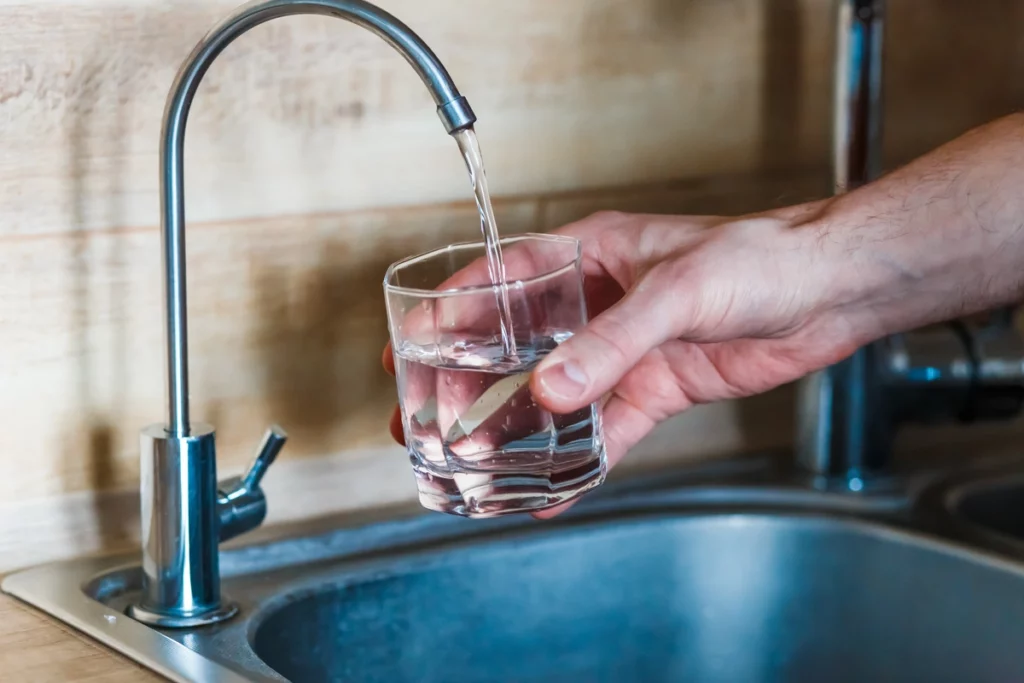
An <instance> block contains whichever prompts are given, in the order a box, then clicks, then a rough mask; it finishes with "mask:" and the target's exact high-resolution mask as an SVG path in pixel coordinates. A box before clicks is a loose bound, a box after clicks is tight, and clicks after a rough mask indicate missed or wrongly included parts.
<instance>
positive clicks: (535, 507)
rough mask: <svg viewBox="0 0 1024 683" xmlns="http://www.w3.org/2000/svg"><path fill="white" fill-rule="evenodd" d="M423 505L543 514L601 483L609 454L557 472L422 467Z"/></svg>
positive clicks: (467, 513) (462, 511)
mask: <svg viewBox="0 0 1024 683" xmlns="http://www.w3.org/2000/svg"><path fill="white" fill-rule="evenodd" d="M413 469H414V471H415V473H416V485H417V487H418V488H419V494H420V504H421V505H423V507H425V508H427V509H428V510H435V511H437V512H444V513H447V514H450V515H458V516H460V517H470V518H474V519H486V518H488V517H499V516H501V515H509V514H515V513H522V512H537V511H539V510H544V509H547V508H551V507H555V506H557V505H561V504H562V503H566V502H568V501H570V500H573V499H575V498H578V497H579V496H581V495H583V494H584V493H586V492H587V491H589V490H591V489H593V488H596V487H598V486H600V485H601V484H602V483H603V482H604V479H605V475H606V474H607V464H606V458H605V455H604V453H603V452H602V453H600V454H596V455H594V457H592V458H590V459H588V460H586V461H585V462H583V463H577V464H576V465H574V466H573V467H571V468H567V469H564V470H558V471H553V472H494V471H476V472H461V473H456V474H454V475H444V476H442V475H440V474H438V473H437V472H431V471H427V470H425V469H421V468H418V467H414V468H413Z"/></svg>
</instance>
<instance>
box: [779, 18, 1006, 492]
mask: <svg viewBox="0 0 1024 683" xmlns="http://www.w3.org/2000/svg"><path fill="white" fill-rule="evenodd" d="M836 9H837V15H836V16H837V32H836V55H835V92H834V103H833V106H834V120H833V150H832V154H833V156H832V159H833V183H834V188H833V190H834V193H835V194H841V193H844V192H847V191H849V190H852V189H855V188H856V187H858V186H860V185H862V184H864V183H866V182H868V181H871V180H873V179H875V178H876V177H877V176H878V175H879V174H880V173H881V168H882V113H883V112H882V58H883V43H884V40H883V37H884V31H883V28H884V18H885V17H884V14H885V0H838V2H837V8H836ZM1012 314H1013V310H1012V309H999V310H996V311H992V312H990V313H989V315H988V316H987V319H986V320H982V321H975V320H955V321H952V322H948V323H946V324H944V325H938V326H934V327H932V328H926V329H922V330H915V331H913V332H909V333H906V334H898V335H892V336H890V337H886V338H884V339H882V340H879V341H877V342H874V343H872V344H869V345H867V346H865V347H863V348H860V349H858V350H857V351H855V352H854V353H853V355H852V356H850V357H849V358H847V359H846V360H843V361H841V362H839V363H836V364H835V365H832V366H830V367H828V368H825V369H823V370H820V371H818V372H815V373H812V374H811V375H809V376H808V377H806V378H805V379H803V380H801V382H800V383H799V384H798V387H797V430H796V431H797V453H796V460H797V466H798V468H799V469H800V470H802V471H803V472H805V473H809V474H810V475H811V476H812V478H813V480H814V483H815V484H816V485H819V486H822V487H827V488H838V489H839V490H847V491H852V492H858V491H861V490H863V489H864V488H865V487H866V486H869V485H872V484H875V483H877V482H879V481H881V480H883V479H884V477H882V476H880V475H884V473H885V472H886V470H887V469H888V468H889V465H890V464H891V461H892V444H893V440H894V438H895V436H896V433H897V431H898V429H899V428H900V427H901V426H902V425H904V424H909V423H918V424H934V423H937V422H942V421H959V422H973V421H977V420H996V419H1009V418H1012V417H1014V416H1016V415H1018V414H1019V413H1020V412H1021V408H1022V406H1024V339H1022V338H1021V335H1020V334H1019V332H1018V331H1017V330H1016V329H1015V328H1014V325H1013V315H1012Z"/></svg>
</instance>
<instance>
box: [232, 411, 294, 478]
mask: <svg viewBox="0 0 1024 683" xmlns="http://www.w3.org/2000/svg"><path fill="white" fill-rule="evenodd" d="M287 440H288V433H287V432H285V431H284V429H282V428H281V427H280V426H278V425H276V424H275V425H271V426H270V428H269V429H267V431H266V433H265V434H264V435H263V441H262V442H261V443H260V447H259V449H257V451H256V457H255V459H253V461H252V464H251V465H250V466H249V471H248V472H246V474H245V477H243V479H242V484H243V485H244V486H245V488H247V489H249V490H255V489H257V488H259V485H260V481H261V480H262V479H263V475H264V474H266V473H267V468H269V467H270V465H271V464H273V462H274V459H275V458H277V454H278V453H280V452H281V449H282V448H284V443H285V441H287Z"/></svg>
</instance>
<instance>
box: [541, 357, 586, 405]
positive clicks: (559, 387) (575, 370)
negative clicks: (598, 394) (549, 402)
mask: <svg viewBox="0 0 1024 683" xmlns="http://www.w3.org/2000/svg"><path fill="white" fill-rule="evenodd" d="M539 374H540V376H539V381H540V385H541V387H543V389H544V392H545V393H547V394H550V395H552V396H556V397H558V398H564V399H574V398H578V397H579V396H580V395H582V394H583V392H584V390H586V388H587V375H586V373H584V372H583V368H581V367H580V366H579V365H577V364H576V363H574V362H572V361H571V360H566V361H562V362H561V363H557V364H555V365H552V366H551V367H549V368H543V369H542V370H541V372H540V373H539Z"/></svg>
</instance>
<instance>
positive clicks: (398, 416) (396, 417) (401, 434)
mask: <svg viewBox="0 0 1024 683" xmlns="http://www.w3.org/2000/svg"><path fill="white" fill-rule="evenodd" d="M388 427H389V428H390V430H391V438H393V439H394V440H395V441H397V442H398V444H399V445H400V446H404V445H405V428H404V427H403V426H402V409H401V408H399V407H398V406H395V409H394V411H392V413H391V423H390V424H389V425H388Z"/></svg>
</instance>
